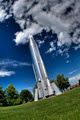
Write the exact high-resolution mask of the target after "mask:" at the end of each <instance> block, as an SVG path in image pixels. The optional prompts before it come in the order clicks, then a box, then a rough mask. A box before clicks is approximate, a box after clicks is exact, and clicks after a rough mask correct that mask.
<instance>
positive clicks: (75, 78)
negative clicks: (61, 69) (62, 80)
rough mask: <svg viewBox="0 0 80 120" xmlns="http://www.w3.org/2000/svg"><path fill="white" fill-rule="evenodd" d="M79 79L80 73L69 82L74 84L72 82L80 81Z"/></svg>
mask: <svg viewBox="0 0 80 120" xmlns="http://www.w3.org/2000/svg"><path fill="white" fill-rule="evenodd" d="M79 79H80V73H79V74H77V75H75V76H73V77H71V78H69V81H70V82H72V81H75V80H79Z"/></svg>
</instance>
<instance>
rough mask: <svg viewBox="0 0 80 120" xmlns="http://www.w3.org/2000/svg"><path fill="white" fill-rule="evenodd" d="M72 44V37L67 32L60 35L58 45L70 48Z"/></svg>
mask: <svg viewBox="0 0 80 120" xmlns="http://www.w3.org/2000/svg"><path fill="white" fill-rule="evenodd" d="M71 43H72V41H71V38H70V35H69V34H68V33H66V32H60V33H59V35H58V42H57V45H58V46H59V47H62V46H63V45H66V46H70V45H71Z"/></svg>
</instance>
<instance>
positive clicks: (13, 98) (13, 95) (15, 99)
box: [6, 84, 22, 105]
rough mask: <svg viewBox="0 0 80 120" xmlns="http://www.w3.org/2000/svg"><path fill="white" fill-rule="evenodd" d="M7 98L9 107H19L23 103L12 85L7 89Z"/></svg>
mask: <svg viewBox="0 0 80 120" xmlns="http://www.w3.org/2000/svg"><path fill="white" fill-rule="evenodd" d="M6 96H7V103H8V105H18V104H21V103H22V100H21V99H20V97H19V93H18V91H17V90H16V89H15V87H14V86H13V85H12V84H10V85H9V86H8V87H7V88H6Z"/></svg>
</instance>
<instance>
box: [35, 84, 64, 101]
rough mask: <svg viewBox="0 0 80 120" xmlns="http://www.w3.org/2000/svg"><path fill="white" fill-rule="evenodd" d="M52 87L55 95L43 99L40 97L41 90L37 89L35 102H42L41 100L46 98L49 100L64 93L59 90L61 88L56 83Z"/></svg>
mask: <svg viewBox="0 0 80 120" xmlns="http://www.w3.org/2000/svg"><path fill="white" fill-rule="evenodd" d="M51 86H52V89H53V94H52V95H48V96H46V97H42V98H40V97H39V89H38V88H37V89H35V101H38V100H41V99H44V98H48V97H51V96H56V95H60V94H62V92H61V91H60V90H59V88H58V87H57V85H56V84H55V83H54V82H53V83H51ZM42 94H43V93H42Z"/></svg>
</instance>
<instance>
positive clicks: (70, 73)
mask: <svg viewBox="0 0 80 120" xmlns="http://www.w3.org/2000/svg"><path fill="white" fill-rule="evenodd" d="M75 72H77V70H73V71H71V72H69V75H72V74H73V73H75Z"/></svg>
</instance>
